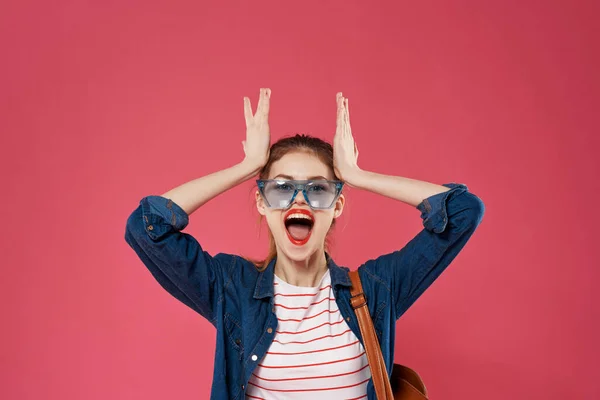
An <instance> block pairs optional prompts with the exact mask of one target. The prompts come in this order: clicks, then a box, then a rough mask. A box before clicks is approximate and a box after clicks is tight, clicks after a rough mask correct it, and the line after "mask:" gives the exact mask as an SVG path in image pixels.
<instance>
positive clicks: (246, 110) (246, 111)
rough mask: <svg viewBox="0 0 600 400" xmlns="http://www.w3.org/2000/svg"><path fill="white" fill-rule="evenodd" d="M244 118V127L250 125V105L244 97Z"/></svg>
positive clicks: (248, 100)
mask: <svg viewBox="0 0 600 400" xmlns="http://www.w3.org/2000/svg"><path fill="white" fill-rule="evenodd" d="M244 118H245V119H246V126H248V125H250V122H251V121H252V105H251V104H250V99H249V98H248V97H244Z"/></svg>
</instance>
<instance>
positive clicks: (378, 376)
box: [349, 271, 394, 400]
mask: <svg viewBox="0 0 600 400" xmlns="http://www.w3.org/2000/svg"><path fill="white" fill-rule="evenodd" d="M349 275H350V280H351V281H352V287H351V288H350V293H351V294H352V297H351V298H350V304H351V305H352V308H354V312H355V313H356V317H357V318H358V326H359V327H360V333H361V335H362V338H363V344H364V347H365V351H366V352H367V360H368V361H369V368H370V369H371V377H372V379H373V385H374V386H375V393H376V394H377V399H378V400H392V399H393V398H394V394H393V393H392V386H391V384H390V379H389V378H388V376H387V372H386V369H385V362H384V361H383V355H382V354H381V348H380V347H379V340H377V334H376V333H375V328H374V327H373V321H372V320H371V316H370V315H369V308H368V307H367V298H366V297H365V294H364V293H363V288H362V284H361V282H360V276H359V275H358V271H350V272H349Z"/></svg>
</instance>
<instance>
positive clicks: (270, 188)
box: [263, 181, 295, 208]
mask: <svg viewBox="0 0 600 400" xmlns="http://www.w3.org/2000/svg"><path fill="white" fill-rule="evenodd" d="M294 190H295V188H294V185H293V184H291V183H288V182H285V181H269V182H266V184H265V186H264V188H263V195H264V196H265V198H266V199H267V201H268V202H269V204H270V205H271V207H272V208H287V206H288V205H289V204H290V202H291V200H292V196H293V195H294Z"/></svg>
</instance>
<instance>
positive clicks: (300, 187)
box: [256, 179, 344, 210]
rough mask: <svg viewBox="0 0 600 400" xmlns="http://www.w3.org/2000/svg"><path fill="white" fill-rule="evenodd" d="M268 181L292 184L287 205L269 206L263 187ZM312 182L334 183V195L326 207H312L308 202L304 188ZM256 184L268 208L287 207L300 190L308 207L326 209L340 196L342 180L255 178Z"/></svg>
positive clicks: (281, 208) (342, 185)
mask: <svg viewBox="0 0 600 400" xmlns="http://www.w3.org/2000/svg"><path fill="white" fill-rule="evenodd" d="M269 182H282V183H287V184H291V185H293V186H294V194H293V195H292V198H291V199H290V202H289V203H288V205H287V206H285V207H274V206H271V204H270V203H269V201H268V200H267V197H266V196H265V193H264V189H265V185H266V184H267V183H269ZM314 182H317V183H318V182H327V183H334V184H335V189H336V192H335V196H334V198H333V201H332V202H331V204H330V205H329V206H328V207H313V206H312V205H311V204H310V201H309V200H308V194H307V193H306V188H307V186H308V185H309V184H311V183H314ZM256 184H257V185H258V191H259V192H260V195H261V197H262V198H263V200H264V201H265V203H266V204H267V207H268V208H273V209H277V210H285V209H287V208H289V207H290V206H291V205H292V203H294V200H295V199H296V196H297V195H298V192H300V191H302V195H304V199H305V200H306V204H308V206H309V207H310V208H312V209H313V210H327V209H330V208H332V207H333V206H334V205H335V202H336V200H337V199H338V198H339V197H340V194H342V189H343V187H344V182H342V181H329V180H326V179H307V180H293V179H257V180H256Z"/></svg>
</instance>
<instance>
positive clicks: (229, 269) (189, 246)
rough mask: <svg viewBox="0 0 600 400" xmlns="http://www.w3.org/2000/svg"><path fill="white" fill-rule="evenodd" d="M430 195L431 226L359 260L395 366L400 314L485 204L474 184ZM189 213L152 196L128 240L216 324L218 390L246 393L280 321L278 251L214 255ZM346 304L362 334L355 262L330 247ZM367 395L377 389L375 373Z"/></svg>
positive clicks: (136, 214) (454, 250)
mask: <svg viewBox="0 0 600 400" xmlns="http://www.w3.org/2000/svg"><path fill="white" fill-rule="evenodd" d="M444 186H446V187H449V188H450V190H449V191H446V192H443V193H439V194H436V195H433V196H431V197H429V198H427V199H424V200H423V201H422V202H421V203H420V204H419V205H418V206H417V209H418V210H420V211H421V218H422V220H423V226H424V229H422V230H421V231H420V232H419V233H418V234H417V235H416V236H415V237H414V238H413V239H411V240H410V241H409V242H408V243H407V244H406V245H405V246H404V247H403V248H401V249H400V250H397V251H394V252H392V253H390V254H385V255H382V256H380V257H377V258H375V259H372V260H368V261H366V262H364V263H363V264H362V265H360V266H359V267H358V271H359V275H360V278H361V281H362V285H363V290H364V293H365V296H366V298H367V302H368V308H369V312H370V314H371V318H372V319H373V324H374V326H375V331H376V333H377V337H378V339H379V343H380V345H381V351H382V353H383V358H384V360H385V364H386V367H387V372H388V375H390V376H391V372H392V366H393V364H394V338H395V328H396V324H395V322H396V320H397V319H398V318H399V317H400V316H401V315H402V314H403V313H404V312H405V311H406V310H407V309H408V308H409V307H410V306H411V305H412V304H413V303H414V302H415V300H416V299H417V298H418V297H419V296H420V295H421V294H422V293H423V292H424V291H425V290H426V289H427V288H428V287H429V286H430V285H431V284H432V282H433V281H434V280H435V279H436V278H437V277H438V276H439V275H440V274H441V273H442V271H444V269H445V268H446V267H447V266H448V265H449V264H450V262H451V261H452V260H453V259H454V258H455V257H456V255H457V254H458V253H459V252H460V250H461V249H462V248H463V247H464V245H465V244H466V242H467V241H468V240H469V238H470V237H471V235H472V234H473V232H474V231H475V229H476V228H477V226H478V225H479V223H480V222H481V219H482V218H483V214H484V210H485V207H484V204H483V202H482V201H481V200H480V199H479V198H478V197H477V196H475V195H474V194H472V193H470V192H469V191H468V189H467V186H466V185H463V184H460V183H448V184H444ZM188 221H189V220H188V215H187V214H186V213H185V211H183V209H181V207H179V206H178V205H177V204H176V203H174V202H173V201H172V200H170V199H167V198H164V197H161V196H153V195H151V196H147V197H144V198H142V199H141V201H140V204H139V206H138V207H137V208H136V209H135V210H134V211H133V213H132V214H131V215H130V216H129V218H128V220H127V226H126V230H125V240H126V241H127V243H128V244H129V245H130V246H131V247H132V248H133V250H134V251H135V252H136V254H137V255H138V256H139V258H140V259H141V261H142V262H143V263H144V265H145V266H146V267H147V268H148V270H150V273H152V275H153V276H154V278H155V279H156V280H157V281H158V283H159V284H160V285H161V286H162V287H163V288H164V289H165V290H167V291H168V292H169V293H170V294H171V295H173V296H174V297H175V298H177V299H179V300H180V301H181V302H182V303H184V304H186V305H187V306H189V307H190V308H192V309H193V310H195V311H196V312H198V313H199V314H200V315H202V316H203V317H204V318H206V319H207V320H208V321H210V323H211V324H213V325H214V326H215V328H216V329H217V335H216V352H215V359H214V370H213V382H212V388H211V399H243V398H245V392H246V387H247V384H248V381H249V379H250V375H251V374H252V372H253V370H254V369H255V368H256V366H257V364H258V363H259V362H260V361H261V359H262V357H263V356H264V355H265V353H266V352H267V349H268V348H269V346H270V344H271V342H272V340H273V337H274V335H275V331H276V328H277V318H276V316H275V310H274V299H273V294H274V293H273V279H274V272H273V270H274V265H275V262H276V260H273V261H271V262H270V263H269V265H268V266H267V267H266V269H264V270H263V271H262V272H259V271H258V270H257V268H256V267H255V266H254V264H252V263H251V262H249V261H247V260H245V259H244V258H242V257H240V256H236V255H233V254H225V253H219V254H216V255H214V256H213V255H210V254H209V253H208V252H207V251H205V250H204V249H203V248H202V247H201V245H200V244H199V243H198V242H197V241H196V239H195V238H194V237H193V236H191V235H190V234H187V233H183V232H181V231H182V229H184V228H185V227H186V226H187V225H188ZM327 260H328V267H329V270H330V274H331V282H332V286H333V291H334V294H335V298H336V302H337V305H338V307H339V309H340V313H341V315H342V316H343V318H344V319H345V320H346V322H347V324H348V326H349V328H350V329H351V330H352V332H354V334H355V335H356V337H357V338H358V339H359V340H360V341H361V343H363V341H362V336H361V334H360V329H359V327H358V320H357V318H356V316H355V314H354V311H353V309H352V307H351V306H350V286H351V284H350V278H349V276H348V271H349V269H348V268H346V267H343V266H338V265H336V264H335V262H334V261H333V259H332V258H331V257H330V256H329V255H328V254H327ZM367 394H368V399H375V398H376V397H375V390H374V386H373V382H372V380H370V381H369V383H368V386H367Z"/></svg>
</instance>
